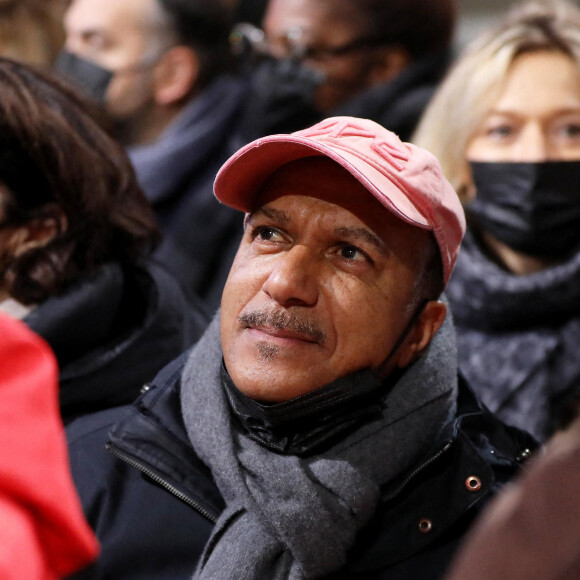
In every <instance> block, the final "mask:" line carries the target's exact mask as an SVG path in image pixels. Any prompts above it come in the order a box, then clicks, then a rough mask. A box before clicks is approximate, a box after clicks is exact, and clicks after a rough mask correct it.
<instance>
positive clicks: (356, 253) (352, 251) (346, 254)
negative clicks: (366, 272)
mask: <svg viewBox="0 0 580 580" xmlns="http://www.w3.org/2000/svg"><path fill="white" fill-rule="evenodd" d="M339 254H340V256H341V257H342V258H344V259H346V260H348V261H351V262H360V261H363V260H365V261H368V260H369V258H368V257H367V255H366V254H365V253H364V252H363V251H361V250H359V249H358V248H357V247H356V246H343V247H342V248H340V251H339Z"/></svg>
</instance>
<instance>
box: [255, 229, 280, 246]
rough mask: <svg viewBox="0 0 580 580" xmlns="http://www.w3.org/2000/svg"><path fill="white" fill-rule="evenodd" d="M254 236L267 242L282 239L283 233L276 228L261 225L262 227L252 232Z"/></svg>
mask: <svg viewBox="0 0 580 580" xmlns="http://www.w3.org/2000/svg"><path fill="white" fill-rule="evenodd" d="M252 237H253V238H254V239H259V240H263V241H265V242H269V241H277V240H278V239H280V237H281V234H280V232H279V231H278V230H277V229H275V228H269V227H266V226H260V227H257V228H256V229H255V230H254V231H253V232H252Z"/></svg>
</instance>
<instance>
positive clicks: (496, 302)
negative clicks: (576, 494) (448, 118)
mask: <svg viewBox="0 0 580 580" xmlns="http://www.w3.org/2000/svg"><path fill="white" fill-rule="evenodd" d="M445 293H446V295H447V298H448V300H449V303H450V305H451V310H452V312H453V318H454V321H455V326H456V331H457V350H458V361H459V368H460V370H461V372H462V373H463V374H464V375H465V377H466V378H467V380H468V382H469V384H470V385H471V386H472V387H473V389H474V390H475V391H476V392H477V393H478V395H479V396H480V397H481V399H482V400H483V402H484V403H485V404H486V405H487V406H488V407H489V408H490V409H491V411H492V412H494V413H496V414H497V416H498V417H499V418H501V419H502V420H503V421H505V422H506V423H508V424H510V425H514V426H517V427H520V428H522V429H525V430H527V431H529V432H530V433H532V435H534V436H535V437H536V438H537V439H539V440H541V441H543V440H545V439H546V438H547V437H548V436H549V435H550V434H551V433H553V432H554V430H555V428H556V427H557V426H558V423H559V421H560V419H561V418H565V416H566V413H567V411H566V409H567V406H568V405H569V404H570V403H571V402H572V401H574V400H575V399H576V398H577V397H578V396H579V395H580V357H579V356H578V344H580V252H578V253H576V254H575V255H573V256H572V257H571V258H570V259H569V260H567V261H566V262H564V263H562V264H559V265H556V266H553V267H549V268H546V269H544V270H541V271H539V272H536V273H535V274H530V275H526V276H515V275H513V274H511V273H509V272H507V271H505V270H503V269H502V268H500V267H499V266H498V265H496V264H495V263H494V262H492V261H490V260H489V259H488V258H487V256H486V255H484V254H483V252H482V251H481V249H480V247H479V245H478V244H477V242H476V240H475V238H474V235H473V233H472V232H471V230H469V229H468V231H467V234H466V236H465V239H464V241H463V245H462V247H461V252H460V253H459V257H458V260H457V264H456V266H455V270H454V272H453V275H452V277H451V280H450V282H449V284H448V286H447V289H446V291H445Z"/></svg>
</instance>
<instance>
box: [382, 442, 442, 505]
mask: <svg viewBox="0 0 580 580" xmlns="http://www.w3.org/2000/svg"><path fill="white" fill-rule="evenodd" d="M451 445H452V442H451V441H448V442H447V443H445V445H444V446H443V447H442V448H441V449H440V450H439V451H438V452H437V453H435V455H432V456H431V457H430V458H429V459H427V460H426V461H424V462H423V463H422V464H421V465H419V466H418V467H417V468H416V469H414V470H413V471H412V472H411V473H410V474H409V475H408V476H407V477H406V478H405V479H404V480H403V482H402V483H401V484H400V485H399V486H398V487H397V488H396V489H395V490H394V491H392V492H391V493H390V494H389V495H387V496H386V497H384V498H383V501H384V502H385V503H386V502H390V501H392V500H394V499H395V498H396V497H397V496H398V495H399V494H400V493H401V492H402V491H403V490H404V489H405V488H406V487H407V485H409V483H410V482H411V481H412V480H413V479H414V478H415V477H416V476H417V475H419V473H421V471H423V470H424V469H426V468H427V467H429V466H430V465H431V464H432V463H435V461H437V460H438V459H439V458H440V457H441V456H442V455H443V454H444V453H445V452H446V451H447V450H448V449H449V448H450V447H451Z"/></svg>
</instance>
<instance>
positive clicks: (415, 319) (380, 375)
mask: <svg viewBox="0 0 580 580" xmlns="http://www.w3.org/2000/svg"><path fill="white" fill-rule="evenodd" d="M428 303H429V300H428V299H427V298H425V299H423V301H422V302H421V304H419V306H418V307H417V309H416V310H415V312H414V313H413V316H411V319H410V320H409V322H408V323H407V326H405V328H404V329H403V332H402V333H401V336H399V338H398V339H397V342H395V344H394V346H393V348H392V349H391V352H390V353H389V354H388V355H387V358H386V359H385V360H384V361H383V362H382V363H381V365H380V366H379V367H378V368H377V370H376V371H375V375H376V376H377V378H378V379H379V380H383V379H384V378H385V371H386V369H387V366H388V365H389V363H390V362H391V360H392V359H393V357H394V356H395V355H396V354H397V352H398V351H399V349H400V348H401V346H403V343H404V342H405V340H406V338H407V337H408V336H409V333H410V332H411V330H412V329H413V327H414V326H415V324H417V322H418V320H419V318H421V314H423V311H424V310H425V308H426V306H427V304H428Z"/></svg>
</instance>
